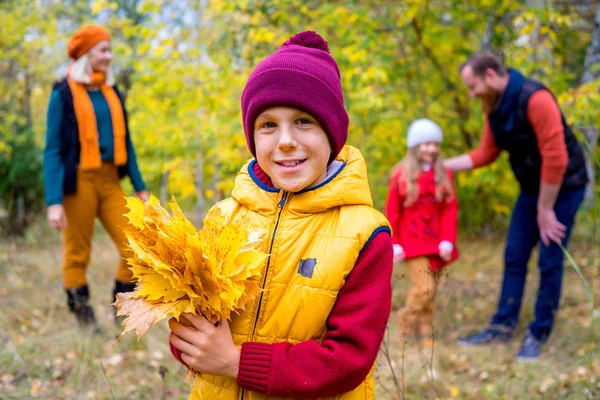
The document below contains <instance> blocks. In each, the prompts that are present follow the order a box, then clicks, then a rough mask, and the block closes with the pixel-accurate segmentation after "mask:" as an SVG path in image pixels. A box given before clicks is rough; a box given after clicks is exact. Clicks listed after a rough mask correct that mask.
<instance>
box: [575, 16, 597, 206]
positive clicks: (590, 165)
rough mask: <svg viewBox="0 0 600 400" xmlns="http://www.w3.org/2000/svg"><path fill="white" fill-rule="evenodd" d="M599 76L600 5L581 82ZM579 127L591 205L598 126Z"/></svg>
mask: <svg viewBox="0 0 600 400" xmlns="http://www.w3.org/2000/svg"><path fill="white" fill-rule="evenodd" d="M598 78H600V5H598V7H597V8H596V21H595V24H594V30H593V32H592V41H591V43H590V47H589V48H588V51H587V55H586V57H585V63H584V70H583V76H582V78H581V84H582V85H584V84H586V83H589V82H591V81H593V80H596V79H598ZM579 129H580V131H581V133H582V134H583V137H584V138H585V141H586V142H587V144H588V145H584V146H583V147H584V152H585V156H586V157H585V160H586V168H587V171H588V176H589V177H590V182H589V183H588V185H587V187H586V190H585V206H586V207H589V206H591V205H592V204H593V203H594V186H595V184H596V177H595V164H594V149H595V148H596V142H597V141H598V127H596V126H594V125H592V124H590V125H588V126H580V127H579Z"/></svg>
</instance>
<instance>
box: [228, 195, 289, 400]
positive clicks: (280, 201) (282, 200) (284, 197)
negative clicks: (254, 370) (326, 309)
mask: <svg viewBox="0 0 600 400" xmlns="http://www.w3.org/2000/svg"><path fill="white" fill-rule="evenodd" d="M288 195H289V192H283V196H281V200H279V202H278V203H277V208H279V212H278V213H277V220H276V221H275V228H273V234H272V235H271V244H270V245H269V258H268V259H267V267H266V268H265V275H264V276H263V279H262V283H261V285H260V288H261V289H262V290H261V292H260V295H259V297H258V307H257V308H256V315H255V316H254V324H252V335H251V336H250V341H252V340H253V339H254V331H255V330H256V324H257V323H258V316H259V315H260V306H261V304H262V299H263V293H264V289H265V285H266V283H267V275H268V273H269V267H270V266H271V252H272V251H273V245H274V244H275V235H277V227H279V220H280V219H281V214H282V213H283V208H284V207H285V203H286V201H287V199H288V198H289V196H288ZM245 394H246V389H242V396H241V398H240V399H241V400H244V397H245Z"/></svg>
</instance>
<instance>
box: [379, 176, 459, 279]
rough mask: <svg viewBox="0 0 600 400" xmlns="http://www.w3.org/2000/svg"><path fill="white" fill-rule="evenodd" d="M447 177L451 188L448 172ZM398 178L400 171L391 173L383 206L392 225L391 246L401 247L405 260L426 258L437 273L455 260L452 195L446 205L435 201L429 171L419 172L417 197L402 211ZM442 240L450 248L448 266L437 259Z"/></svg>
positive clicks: (455, 221) (455, 211)
mask: <svg viewBox="0 0 600 400" xmlns="http://www.w3.org/2000/svg"><path fill="white" fill-rule="evenodd" d="M447 173H448V179H450V183H451V184H452V186H453V187H454V178H453V175H452V172H451V171H449V170H448V172H447ZM401 174H402V169H401V168H397V169H396V170H395V171H394V172H393V173H392V176H391V178H390V191H389V193H388V198H387V201H386V205H385V214H386V216H387V218H388V220H389V221H390V224H391V225H392V232H393V233H392V243H393V244H399V245H400V246H402V249H403V250H404V254H405V257H406V258H413V257H421V256H428V257H429V259H430V264H431V269H432V270H433V271H438V270H441V269H442V268H444V267H445V266H446V265H448V264H450V263H451V262H453V261H454V260H456V259H457V258H458V248H457V247H456V235H457V231H458V202H457V200H456V194H455V193H453V196H452V198H451V199H450V200H448V201H447V202H446V201H444V202H439V201H437V200H436V198H435V181H434V173H433V169H431V170H429V171H421V173H420V174H419V177H418V183H419V197H418V198H417V201H416V202H415V203H413V204H412V205H411V206H408V207H405V206H404V205H403V204H404V201H405V199H406V184H405V183H400V176H401ZM444 240H447V241H448V242H450V243H452V244H453V245H454V250H453V251H452V258H451V259H450V261H449V262H445V261H444V260H442V259H441V258H440V257H439V248H438V246H439V244H440V243H441V242H442V241H444Z"/></svg>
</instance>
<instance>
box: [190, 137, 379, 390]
mask: <svg viewBox="0 0 600 400" xmlns="http://www.w3.org/2000/svg"><path fill="white" fill-rule="evenodd" d="M337 160H339V161H342V162H343V163H344V165H343V168H340V169H339V170H338V171H337V172H336V173H334V174H332V176H331V177H329V178H327V179H326V180H325V182H323V183H322V184H320V185H318V186H317V187H314V188H311V189H309V190H306V191H303V192H298V193H285V192H281V191H280V190H279V189H273V188H269V187H267V186H265V185H264V184H262V183H260V181H259V180H258V178H256V176H254V174H253V172H252V171H253V162H254V161H252V162H250V163H249V164H246V165H245V166H244V167H243V168H242V170H241V171H240V173H239V174H238V176H237V178H236V181H235V187H234V189H233V193H232V198H230V199H226V200H224V201H222V202H220V203H219V204H218V207H220V208H221V210H222V211H223V212H224V213H226V214H228V215H230V217H231V218H232V219H237V218H242V217H243V218H247V219H248V223H249V224H250V226H255V227H258V228H263V229H267V230H268V231H269V236H268V239H267V240H265V245H264V246H265V247H264V251H265V252H267V253H270V254H271V256H270V259H269V260H268V261H267V262H266V264H265V267H264V269H263V271H262V273H261V277H260V279H258V281H259V282H258V283H259V285H260V286H261V287H263V288H264V291H263V292H262V293H261V295H260V296H259V297H258V298H257V299H256V300H255V301H254V302H252V303H249V304H248V305H247V306H246V310H245V311H241V312H240V314H239V315H235V316H233V318H232V321H231V331H232V335H233V339H234V342H235V344H236V345H237V346H239V347H241V346H242V343H244V342H250V341H253V342H264V343H276V342H284V341H287V342H290V343H299V342H302V341H306V340H318V341H320V340H321V339H322V338H323V336H324V335H325V333H326V325H325V323H326V320H327V317H328V316H329V313H330V312H331V309H332V308H333V305H334V303H335V301H336V298H337V294H338V292H339V290H340V289H341V287H342V286H343V285H344V282H345V279H346V277H347V276H348V274H349V273H350V272H351V271H352V268H353V267H354V264H355V263H356V260H357V258H358V256H359V254H360V251H361V250H362V249H363V247H364V246H365V245H366V244H367V242H368V241H369V239H370V238H371V237H372V236H374V235H375V234H376V233H377V232H379V231H381V230H386V231H388V232H389V224H388V222H387V220H386V218H385V217H384V216H383V215H382V214H381V213H379V212H378V211H376V210H375V209H374V208H373V203H372V200H371V192H370V189H369V184H368V181H367V168H366V164H365V161H364V159H363V157H362V155H361V154H360V152H359V151H358V150H357V149H355V148H353V147H350V146H346V147H344V149H343V150H342V152H341V153H340V155H339V156H338V158H337ZM308 258H315V259H316V265H315V267H314V270H313V271H312V273H310V274H309V273H308V272H306V271H300V270H299V264H300V260H303V259H308ZM301 272H303V273H304V275H303V274H302V273H301ZM305 275H306V276H305ZM373 371H374V366H373V367H372V369H371V372H370V373H369V375H368V377H367V379H366V380H365V381H363V382H361V383H360V384H359V382H357V385H358V387H357V388H356V389H354V390H353V391H351V392H348V393H345V394H343V395H340V396H337V397H335V399H343V400H367V399H373V398H374V384H373V377H372V376H373ZM315 372H316V373H318V371H315ZM190 399H202V400H238V399H241V400H259V399H283V398H280V397H273V396H267V395H265V394H263V393H257V392H252V391H249V390H244V389H242V388H240V387H239V386H238V385H237V383H236V381H235V380H234V379H232V378H226V377H221V376H213V375H207V374H202V376H201V377H197V378H196V379H195V381H194V388H193V390H192V394H191V396H190Z"/></svg>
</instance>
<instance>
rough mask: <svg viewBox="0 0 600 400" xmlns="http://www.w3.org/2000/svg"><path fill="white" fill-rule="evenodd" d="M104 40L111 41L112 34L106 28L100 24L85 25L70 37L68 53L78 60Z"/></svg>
mask: <svg viewBox="0 0 600 400" xmlns="http://www.w3.org/2000/svg"><path fill="white" fill-rule="evenodd" d="M103 40H109V41H110V34H109V33H108V31H107V30H106V29H104V28H102V27H101V26H98V25H84V26H82V27H81V28H79V29H78V30H77V31H75V33H73V36H71V39H69V43H67V54H68V55H69V57H70V58H72V59H73V60H77V59H78V58H80V57H81V56H83V55H84V54H86V53H87V52H88V51H90V49H91V48H92V47H94V46H95V45H96V44H98V43H100V42H101V41H103Z"/></svg>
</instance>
